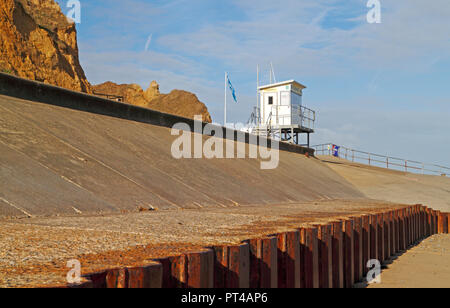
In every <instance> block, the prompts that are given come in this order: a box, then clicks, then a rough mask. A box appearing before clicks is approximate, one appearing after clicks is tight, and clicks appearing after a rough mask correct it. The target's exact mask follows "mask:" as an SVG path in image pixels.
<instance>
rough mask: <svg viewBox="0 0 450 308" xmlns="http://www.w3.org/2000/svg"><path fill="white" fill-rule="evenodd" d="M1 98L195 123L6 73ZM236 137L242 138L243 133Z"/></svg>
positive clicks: (154, 121)
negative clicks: (4, 96)
mask: <svg viewBox="0 0 450 308" xmlns="http://www.w3.org/2000/svg"><path fill="white" fill-rule="evenodd" d="M0 95H6V96H11V97H15V98H19V99H24V100H29V101H32V102H38V103H44V104H48V105H53V106H59V107H64V108H69V109H74V110H79V111H84V112H89V113H95V114H100V115H105V116H110V117H115V118H121V119H126V120H131V121H136V122H142V123H147V124H151V125H157V126H163V127H169V128H171V127H173V125H175V124H176V123H186V124H187V125H189V127H190V129H191V131H194V124H195V123H196V122H195V121H194V120H192V119H187V118H183V117H179V116H175V115H171V114H167V113H162V112H159V111H155V110H151V109H148V108H142V107H138V106H134V105H129V104H124V103H119V102H116V101H113V100H108V99H104V98H101V97H98V96H93V95H88V94H86V93H82V92H76V91H71V90H68V89H64V88H60V87H56V86H52V85H49V84H45V83H42V82H37V81H32V80H28V79H23V78H20V77H16V76H13V75H9V74H5V73H0ZM197 123H198V122H197ZM198 124H200V123H198ZM205 125H206V123H201V127H202V128H204V126H205ZM215 130H216V131H220V130H222V136H229V139H232V140H235V141H236V139H237V132H236V131H235V130H232V129H226V128H224V127H221V126H215ZM202 131H203V129H202ZM239 133H240V134H244V133H242V132H239ZM244 136H245V142H246V143H249V144H259V145H263V146H265V145H268V147H270V145H271V143H270V142H268V141H267V139H265V138H259V137H258V138H250V136H251V135H250V134H248V133H245V134H244ZM252 136H253V135H252ZM254 139H255V140H254ZM279 148H280V150H282V151H288V152H294V153H298V154H307V155H311V156H313V155H314V150H313V149H308V148H305V147H301V146H298V145H294V144H289V143H285V142H281V143H280V145H279Z"/></svg>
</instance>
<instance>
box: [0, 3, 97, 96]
mask: <svg viewBox="0 0 450 308" xmlns="http://www.w3.org/2000/svg"><path fill="white" fill-rule="evenodd" d="M0 50H1V54H0V71H2V72H7V73H12V74H15V75H17V76H20V77H23V78H28V79H32V80H38V81H42V82H45V83H49V84H53V85H57V86H60V87H64V88H67V89H71V90H75V91H82V92H88V93H90V92H91V86H90V84H89V82H88V81H87V79H86V76H85V74H84V71H83V68H82V67H81V65H80V61H79V58H78V45H77V32H76V29H75V24H74V23H72V22H69V21H68V20H67V18H66V17H65V16H64V14H63V13H62V12H61V9H60V7H59V5H58V4H56V3H55V2H54V1H53V0H2V1H1V2H0Z"/></svg>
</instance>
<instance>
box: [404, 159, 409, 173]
mask: <svg viewBox="0 0 450 308" xmlns="http://www.w3.org/2000/svg"><path fill="white" fill-rule="evenodd" d="M405 172H408V161H406V160H405Z"/></svg>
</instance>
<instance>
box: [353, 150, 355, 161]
mask: <svg viewBox="0 0 450 308" xmlns="http://www.w3.org/2000/svg"><path fill="white" fill-rule="evenodd" d="M352 162H355V150H352Z"/></svg>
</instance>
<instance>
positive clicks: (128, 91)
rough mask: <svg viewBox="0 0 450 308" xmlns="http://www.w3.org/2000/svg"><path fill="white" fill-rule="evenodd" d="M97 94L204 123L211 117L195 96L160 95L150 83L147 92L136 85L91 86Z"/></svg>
mask: <svg viewBox="0 0 450 308" xmlns="http://www.w3.org/2000/svg"><path fill="white" fill-rule="evenodd" d="M93 89H94V92H95V93H97V94H107V95H115V96H122V97H123V99H124V102H125V103H128V104H132V105H137V106H141V107H146V108H150V109H153V110H158V111H161V112H165V113H170V114H175V115H178V116H182V117H185V118H191V119H193V118H194V116H195V115H201V116H202V119H203V121H204V122H208V123H211V121H212V120H211V115H210V114H209V112H208V108H206V105H205V104H204V103H202V102H201V101H200V100H199V99H198V98H197V96H196V95H195V94H193V93H190V92H187V91H182V90H173V91H172V92H170V93H169V94H161V93H160V91H159V85H158V83H157V82H156V81H152V83H151V84H150V86H149V87H148V89H147V90H145V91H144V90H143V89H142V88H141V86H139V85H137V84H120V85H119V84H115V83H113V82H110V81H108V82H105V83H102V84H99V85H95V86H93Z"/></svg>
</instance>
